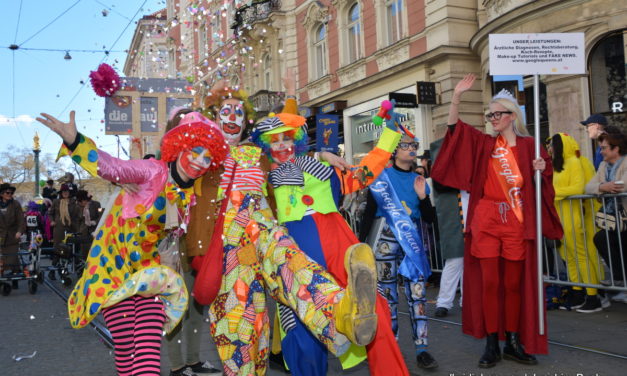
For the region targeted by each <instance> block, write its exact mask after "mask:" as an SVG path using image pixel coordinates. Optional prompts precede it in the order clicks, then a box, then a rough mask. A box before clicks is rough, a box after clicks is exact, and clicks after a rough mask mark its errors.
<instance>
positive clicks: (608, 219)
mask: <svg viewBox="0 0 627 376" xmlns="http://www.w3.org/2000/svg"><path fill="white" fill-rule="evenodd" d="M594 223H595V224H596V226H597V227H598V228H600V229H602V230H607V231H620V232H623V231H625V230H627V212H625V210H624V209H620V210H619V211H618V218H617V217H616V215H614V214H609V213H604V212H603V211H599V212H597V213H596V216H595V217H594Z"/></svg>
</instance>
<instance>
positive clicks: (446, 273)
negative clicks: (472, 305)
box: [430, 138, 468, 318]
mask: <svg viewBox="0 0 627 376" xmlns="http://www.w3.org/2000/svg"><path fill="white" fill-rule="evenodd" d="M442 142H444V139H443V138H441V139H439V140H437V141H434V142H432V143H431V145H430V147H431V148H430V150H431V151H432V152H433V157H434V160H437V158H438V152H439V151H440V147H442ZM433 196H434V201H435V205H436V207H437V210H436V217H437V219H438V221H437V223H438V232H439V234H440V236H439V244H440V250H441V254H442V258H443V259H444V269H443V270H442V276H441V277H440V290H439V292H438V298H437V301H436V304H435V307H436V308H435V312H434V315H435V317H440V318H442V317H446V316H447V315H448V312H449V310H450V309H451V308H453V302H454V300H455V296H456V295H457V289H458V287H461V286H460V283H461V282H462V281H463V275H464V223H465V221H464V216H465V215H464V213H466V212H467V211H468V210H467V209H468V192H467V191H460V190H458V189H455V188H451V187H447V186H445V185H442V184H440V183H439V182H437V181H435V180H434V181H433ZM459 305H460V307H462V297H460V299H459Z"/></svg>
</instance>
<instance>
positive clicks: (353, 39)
mask: <svg viewBox="0 0 627 376" xmlns="http://www.w3.org/2000/svg"><path fill="white" fill-rule="evenodd" d="M347 16H348V17H347V18H348V20H347V27H346V30H347V41H348V63H349V64H350V63H352V62H354V61H356V60H358V59H360V58H361V26H360V22H359V21H360V20H359V4H358V3H355V4H353V6H351V7H350V9H349V11H348V15H347Z"/></svg>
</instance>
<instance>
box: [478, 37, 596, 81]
mask: <svg viewBox="0 0 627 376" xmlns="http://www.w3.org/2000/svg"><path fill="white" fill-rule="evenodd" d="M585 72H586V67H585V45H584V34H583V33H544V34H490V75H492V76H495V75H509V74H515V75H519V74H582V73H585Z"/></svg>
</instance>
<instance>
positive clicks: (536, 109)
mask: <svg viewBox="0 0 627 376" xmlns="http://www.w3.org/2000/svg"><path fill="white" fill-rule="evenodd" d="M533 120H534V141H535V149H536V155H535V159H538V158H540V79H539V76H538V75H537V74H534V75H533ZM535 177H536V179H535V180H536V247H537V248H536V250H537V252H536V255H537V267H538V276H537V279H538V281H537V282H538V332H539V334H540V335H541V336H542V335H544V288H543V282H542V250H543V249H542V201H541V200H542V191H541V190H542V176H541V172H540V171H539V170H536V172H535Z"/></svg>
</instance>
